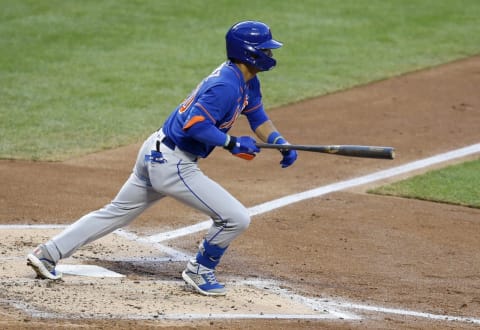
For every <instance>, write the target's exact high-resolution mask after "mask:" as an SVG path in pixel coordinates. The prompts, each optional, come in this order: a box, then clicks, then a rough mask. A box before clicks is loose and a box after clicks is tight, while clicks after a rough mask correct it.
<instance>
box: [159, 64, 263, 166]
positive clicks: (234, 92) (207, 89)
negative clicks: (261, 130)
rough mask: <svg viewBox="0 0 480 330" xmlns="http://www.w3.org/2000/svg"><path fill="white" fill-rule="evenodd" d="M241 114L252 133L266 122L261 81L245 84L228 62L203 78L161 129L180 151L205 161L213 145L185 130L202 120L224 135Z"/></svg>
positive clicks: (254, 80)
mask: <svg viewBox="0 0 480 330" xmlns="http://www.w3.org/2000/svg"><path fill="white" fill-rule="evenodd" d="M240 114H243V115H246V116H247V118H248V120H249V122H250V126H251V127H252V129H253V130H255V128H256V127H258V125H259V124H261V123H262V122H265V121H266V120H268V117H267V115H266V113H265V110H264V108H263V104H262V94H261V92H260V81H259V80H258V78H257V77H256V76H255V77H254V78H252V79H250V80H249V81H248V82H245V81H244V79H243V75H242V72H241V71H240V69H239V68H238V67H237V66H236V65H235V64H234V63H232V62H230V61H227V62H225V63H223V64H222V65H220V66H219V67H218V68H217V69H215V70H214V71H213V72H212V73H211V74H210V75H209V76H208V77H206V78H205V79H204V80H203V81H202V82H201V83H200V84H199V85H198V86H197V88H195V89H194V90H193V92H192V93H191V94H190V95H189V96H188V97H187V98H186V99H185V100H184V101H183V102H182V103H180V105H179V106H178V107H177V108H176V109H175V111H173V112H172V113H171V114H170V116H169V117H168V118H167V120H166V121H165V123H164V125H163V132H164V133H165V134H166V135H167V136H168V137H169V138H170V139H171V140H173V142H174V143H175V144H176V145H177V146H178V147H179V148H180V149H182V150H185V151H188V152H190V153H192V154H195V155H197V156H199V157H203V158H205V157H207V156H208V154H210V152H212V150H213V149H214V148H215V145H208V144H204V143H202V142H200V141H198V140H195V139H193V138H192V137H190V136H189V134H188V132H187V130H188V128H189V127H190V125H192V124H195V118H202V120H203V121H207V122H208V123H209V124H211V125H214V126H215V127H216V128H217V129H219V130H220V131H222V132H224V133H227V132H228V131H229V130H230V128H232V126H233V124H234V123H235V120H236V119H237V118H238V116H239V115H240Z"/></svg>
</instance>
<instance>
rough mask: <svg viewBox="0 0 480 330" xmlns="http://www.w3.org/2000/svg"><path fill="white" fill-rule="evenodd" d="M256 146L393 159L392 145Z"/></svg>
mask: <svg viewBox="0 0 480 330" xmlns="http://www.w3.org/2000/svg"><path fill="white" fill-rule="evenodd" d="M257 147H258V148H267V149H284V150H285V149H294V150H300V151H311V152H322V153H328V154H334V155H340V156H351V157H365V158H382V159H394V158H395V149H394V148H392V147H377V146H361V145H299V144H283V145H281V144H271V143H257Z"/></svg>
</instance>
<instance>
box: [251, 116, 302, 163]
mask: <svg viewBox="0 0 480 330" xmlns="http://www.w3.org/2000/svg"><path fill="white" fill-rule="evenodd" d="M249 120H250V119H249ZM252 122H254V120H251V121H250V126H252ZM253 127H255V126H252V129H253ZM254 131H255V134H256V135H257V136H258V138H259V139H260V140H262V141H264V142H267V143H273V144H288V141H287V140H286V139H285V138H284V137H283V136H282V135H281V134H280V133H279V132H278V130H277V128H276V127H275V125H274V124H273V122H272V121H271V120H270V119H268V118H267V120H265V121H263V122H262V123H261V124H260V125H258V126H256V127H255V130H254ZM280 152H281V153H282V156H283V157H282V160H281V161H280V164H281V165H282V167H283V168H285V167H288V166H290V165H292V164H293V163H294V162H295V161H296V160H297V152H296V151H295V150H281V151H280Z"/></svg>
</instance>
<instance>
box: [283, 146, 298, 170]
mask: <svg viewBox="0 0 480 330" xmlns="http://www.w3.org/2000/svg"><path fill="white" fill-rule="evenodd" d="M281 153H282V156H283V158H282V160H281V161H280V165H282V168H285V167H289V166H290V165H292V164H293V163H295V161H296V160H297V151H295V150H292V149H290V150H282V151H281Z"/></svg>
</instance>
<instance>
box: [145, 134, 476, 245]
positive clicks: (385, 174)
mask: <svg viewBox="0 0 480 330" xmlns="http://www.w3.org/2000/svg"><path fill="white" fill-rule="evenodd" d="M477 152H480V143H477V144H474V145H471V146H468V147H464V148H461V149H457V150H453V151H450V152H446V153H443V154H440V155H436V156H433V157H429V158H425V159H421V160H417V161H414V162H411V163H407V164H405V165H401V166H397V167H393V168H391V169H387V170H383V171H379V172H375V173H372V174H368V175H365V176H361V177H358V178H354V179H350V180H346V181H340V182H337V183H333V184H330V185H327V186H323V187H318V188H315V189H311V190H307V191H304V192H301V193H298V194H294V195H289V196H285V197H281V198H278V199H275V200H272V201H269V202H266V203H263V204H259V205H257V206H253V207H251V208H249V209H248V211H249V213H250V215H251V216H254V215H259V214H262V213H266V212H269V211H272V210H274V209H277V208H280V207H283V206H287V205H289V204H293V203H296V202H300V201H302V200H305V199H309V198H314V197H319V196H322V195H325V194H328V193H331V192H335V191H340V190H344V189H349V188H353V187H356V186H360V185H363V184H367V183H372V182H374V181H378V180H383V179H387V178H390V177H393V176H396V175H400V174H403V173H407V172H411V171H414V170H418V169H421V168H424V167H427V166H431V165H434V164H437V163H441V162H445V161H448V160H452V159H455V158H460V157H464V156H468V155H471V154H474V153H477ZM211 224H212V222H211V220H206V221H202V222H199V223H197V224H195V225H191V226H188V227H183V228H180V229H176V230H172V231H168V232H164V233H159V234H155V235H152V236H149V237H145V239H146V240H148V241H150V242H152V243H159V242H163V241H167V240H170V239H174V238H179V237H182V236H186V235H191V234H194V233H197V232H199V231H202V230H207V229H208V228H210V226H211Z"/></svg>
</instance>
